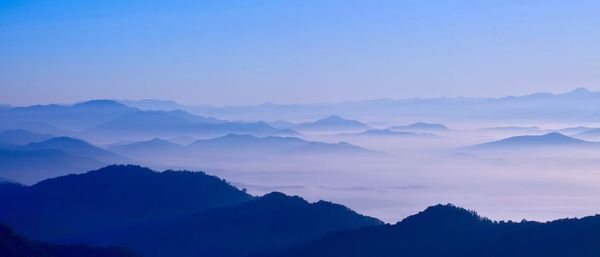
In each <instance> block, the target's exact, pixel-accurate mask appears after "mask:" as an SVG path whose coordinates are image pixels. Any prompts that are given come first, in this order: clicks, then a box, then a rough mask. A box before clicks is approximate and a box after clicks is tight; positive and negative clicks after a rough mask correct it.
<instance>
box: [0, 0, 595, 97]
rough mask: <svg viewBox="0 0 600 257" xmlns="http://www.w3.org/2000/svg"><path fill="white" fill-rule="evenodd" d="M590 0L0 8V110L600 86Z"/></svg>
mask: <svg viewBox="0 0 600 257" xmlns="http://www.w3.org/2000/svg"><path fill="white" fill-rule="evenodd" d="M598 10H600V2H598V1H577V0H574V1H509V0H504V1H494V0H490V1H466V0H465V1H460V0H453V1H452V0H447V1H443V0H440V1H434V0H432V1H419V0H414V1H413V0H411V1H400V0H398V1H352V0H343V1H335V0H315V1H309V0H306V1H291V0H290V1H259V0H257V1H250V0H239V1H222V0H221V1H177V0H176V1H133V0H130V1H107V0H105V1H95V0H87V1H66V0H65V1H44V0H40V1H38V0H27V1H25V0H4V1H0V56H1V58H0V103H9V104H15V105H22V104H32V103H49V102H75V101H81V100H86V99H92V98H130V99H141V98H160V99H173V100H177V101H180V102H183V103H194V104H200V103H206V104H217V105H236V104H255V103H261V102H264V101H273V102H276V103H299V102H332V101H342V100H358V99H372V98H407V97H415V96H416V97H437V96H501V95H509V94H513V95H514V94H516V95H518V94H526V93H530V92H535V91H550V92H562V91H568V90H571V89H573V88H575V87H587V88H589V89H591V90H600V76H598V74H599V73H598V71H599V70H600V26H599V25H600V15H598Z"/></svg>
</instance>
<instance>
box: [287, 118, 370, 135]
mask: <svg viewBox="0 0 600 257" xmlns="http://www.w3.org/2000/svg"><path fill="white" fill-rule="evenodd" d="M293 128H294V129H297V130H301V131H302V130H308V131H330V130H335V131H344V130H362V129H368V128H369V126H368V125H366V124H364V123H362V122H360V121H356V120H348V119H344V118H342V117H340V116H337V115H330V116H327V117H325V118H322V119H319V120H316V121H314V122H305V123H300V124H297V125H295V126H293Z"/></svg>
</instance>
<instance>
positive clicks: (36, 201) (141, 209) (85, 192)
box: [0, 166, 252, 242]
mask: <svg viewBox="0 0 600 257" xmlns="http://www.w3.org/2000/svg"><path fill="white" fill-rule="evenodd" d="M251 198H252V197H251V196H250V195H248V194H246V193H245V192H242V191H241V190H238V189H237V188H235V187H233V186H231V185H229V184H228V183H226V182H225V181H223V180H221V179H219V178H217V177H213V176H208V175H206V174H204V173H201V172H183V171H181V172H180V171H165V172H161V173H157V172H154V171H152V170H149V169H146V168H142V167H139V166H109V167H105V168H102V169H99V170H96V171H90V172H88V173H85V174H81V175H68V176H63V177H58V178H54V179H48V180H44V181H42V182H40V183H37V184H35V185H33V186H28V187H27V186H18V185H15V184H9V183H2V184H0V222H2V223H5V224H8V225H11V226H12V227H13V228H14V229H15V230H16V231H18V232H19V233H22V234H23V235H25V236H27V237H29V238H32V239H36V240H43V241H50V242H61V241H62V242H71V241H72V240H73V239H77V238H78V237H79V236H80V235H82V234H90V233H94V232H98V231H105V230H110V229H114V228H116V227H120V226H126V225H131V224H134V223H139V222H143V221H145V220H151V219H158V218H168V217H174V216H178V215H183V214H187V213H193V212H198V211H203V210H208V209H212V208H218V207H224V206H230V205H234V204H238V203H241V202H245V201H248V200H250V199H251ZM75 241H76V240H75Z"/></svg>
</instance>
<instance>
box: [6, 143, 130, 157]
mask: <svg viewBox="0 0 600 257" xmlns="http://www.w3.org/2000/svg"><path fill="white" fill-rule="evenodd" d="M17 149H18V150H25V151H34V150H58V151H62V152H65V153H68V154H72V155H76V156H81V157H89V158H93V159H97V160H99V161H102V162H105V163H122V162H126V161H127V159H125V158H123V157H121V156H119V155H117V154H115V153H112V152H110V151H107V150H104V149H102V148H99V147H96V146H93V145H91V144H90V143H88V142H85V141H83V140H80V139H76V138H71V137H54V138H51V139H48V140H45V141H42V142H35V143H30V144H27V145H24V146H20V147H18V148H17Z"/></svg>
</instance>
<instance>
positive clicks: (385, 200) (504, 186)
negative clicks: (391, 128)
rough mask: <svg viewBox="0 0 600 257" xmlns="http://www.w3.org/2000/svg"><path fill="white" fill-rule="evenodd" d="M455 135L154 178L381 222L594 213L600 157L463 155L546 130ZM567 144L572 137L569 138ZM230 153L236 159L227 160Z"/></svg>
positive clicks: (362, 141) (185, 163)
mask: <svg viewBox="0 0 600 257" xmlns="http://www.w3.org/2000/svg"><path fill="white" fill-rule="evenodd" d="M524 130H525V129H519V128H495V129H484V130H482V129H472V128H468V129H461V130H450V131H444V132H432V133H435V135H436V136H402V135H399V136H398V135H394V136H365V135H353V134H348V133H347V134H337V135H336V134H331V133H330V134H305V135H304V138H305V139H308V140H312V141H324V142H340V141H345V142H349V143H351V144H355V145H358V146H361V147H364V148H368V149H371V150H376V151H380V152H384V153H382V154H376V155H372V154H368V155H360V154H333V155H326V156H321V155H319V156H315V155H312V156H299V155H294V156H286V155H276V156H265V157H254V156H253V157H252V158H236V157H234V158H230V157H224V158H216V157H210V158H209V157H203V155H202V154H201V153H199V154H198V157H197V158H183V159H168V160H164V159H162V160H161V159H160V158H157V157H156V156H147V158H146V159H147V160H153V162H152V163H145V164H147V165H150V166H152V167H154V168H156V169H164V168H186V169H195V170H204V171H206V172H207V173H209V174H213V175H217V176H220V177H222V178H225V179H226V180H228V181H230V182H231V183H233V184H235V185H237V186H239V187H242V188H246V189H247V190H248V191H249V192H250V193H252V194H256V195H261V194H264V193H267V192H271V191H281V192H285V193H287V194H297V195H300V196H302V197H305V198H306V199H308V200H311V201H316V200H320V199H324V200H328V201H333V202H336V203H340V204H344V205H347V206H348V207H350V208H352V209H354V210H356V211H358V212H360V213H363V214H367V215H371V216H374V217H377V218H380V219H383V220H385V221H387V222H395V221H398V220H401V219H402V218H404V217H406V216H407V215H412V214H415V213H416V212H418V211H421V210H423V209H424V208H425V207H427V206H430V205H433V204H438V203H453V204H456V205H459V206H462V207H465V208H469V209H473V210H476V211H478V212H479V213H480V214H481V215H483V216H487V217H490V218H492V219H497V220H521V219H527V220H552V219H557V218H564V217H580V216H586V215H592V214H595V213H598V212H600V201H599V199H600V175H599V173H598V172H600V171H599V170H598V167H599V166H600V148H595V147H590V148H579V147H571V146H547V147H531V148H529V147H525V148H520V149H508V150H507V149H498V150H487V151H478V150H471V149H466V148H464V147H465V146H469V145H475V144H479V143H484V142H490V141H495V140H499V139H502V138H506V137H510V136H517V135H524V134H531V135H542V134H545V133H547V131H543V130H533V129H529V131H524ZM567 135H568V134H567ZM231 151H232V152H234V151H235V149H232V150H231Z"/></svg>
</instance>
